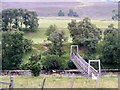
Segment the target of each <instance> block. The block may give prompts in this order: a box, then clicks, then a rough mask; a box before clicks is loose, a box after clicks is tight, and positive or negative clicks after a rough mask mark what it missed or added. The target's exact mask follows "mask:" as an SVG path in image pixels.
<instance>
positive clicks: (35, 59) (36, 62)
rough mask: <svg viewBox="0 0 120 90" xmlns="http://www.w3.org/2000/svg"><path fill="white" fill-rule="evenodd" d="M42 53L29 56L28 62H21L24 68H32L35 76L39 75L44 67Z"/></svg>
mask: <svg viewBox="0 0 120 90" xmlns="http://www.w3.org/2000/svg"><path fill="white" fill-rule="evenodd" d="M40 60H41V55H40V54H38V55H32V56H31V57H30V58H29V61H28V62H26V63H23V64H21V68H22V69H26V70H28V69H29V70H31V72H32V73H33V75H34V76H39V74H40V70H41V69H42V64H41V61H40Z"/></svg>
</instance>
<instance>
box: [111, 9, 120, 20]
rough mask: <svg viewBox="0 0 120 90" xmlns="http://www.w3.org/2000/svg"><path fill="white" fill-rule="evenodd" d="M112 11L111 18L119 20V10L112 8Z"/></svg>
mask: <svg viewBox="0 0 120 90" xmlns="http://www.w3.org/2000/svg"><path fill="white" fill-rule="evenodd" d="M112 13H113V16H112V19H113V20H120V10H113V11H112Z"/></svg>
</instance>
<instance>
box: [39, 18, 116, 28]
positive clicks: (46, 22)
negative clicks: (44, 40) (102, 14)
mask: <svg viewBox="0 0 120 90" xmlns="http://www.w3.org/2000/svg"><path fill="white" fill-rule="evenodd" d="M76 20H77V21H80V20H79V19H78V18H77V19H76ZM69 22H71V19H70V18H69V19H62V18H61V19H60V18H59V19H56V18H52V19H51V18H42V19H41V18H40V19H39V27H40V28H48V27H49V26H50V25H51V24H52V25H54V24H55V25H56V26H57V27H58V28H67V26H68V23H69ZM91 22H92V23H93V24H95V25H96V26H97V27H99V28H107V27H108V25H110V24H114V25H115V27H118V22H117V21H102V20H101V21H98V20H91Z"/></svg>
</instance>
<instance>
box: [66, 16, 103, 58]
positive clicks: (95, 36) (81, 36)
mask: <svg viewBox="0 0 120 90" xmlns="http://www.w3.org/2000/svg"><path fill="white" fill-rule="evenodd" d="M68 29H69V31H70V36H71V37H72V41H73V43H74V44H78V45H79V46H83V47H85V49H86V51H85V52H86V54H85V58H87V59H92V58H94V57H93V56H95V55H92V54H95V53H96V47H97V46H96V45H97V43H98V41H100V39H101V34H102V32H101V30H100V29H99V28H97V27H96V26H95V25H94V24H92V23H91V22H90V19H89V18H84V19H83V20H82V21H80V22H76V21H72V22H71V23H69V24H68ZM86 56H87V57H86Z"/></svg>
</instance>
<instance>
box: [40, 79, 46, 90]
mask: <svg viewBox="0 0 120 90" xmlns="http://www.w3.org/2000/svg"><path fill="white" fill-rule="evenodd" d="M45 80H46V78H43V81H42V85H41V90H43V89H44V84H45Z"/></svg>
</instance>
